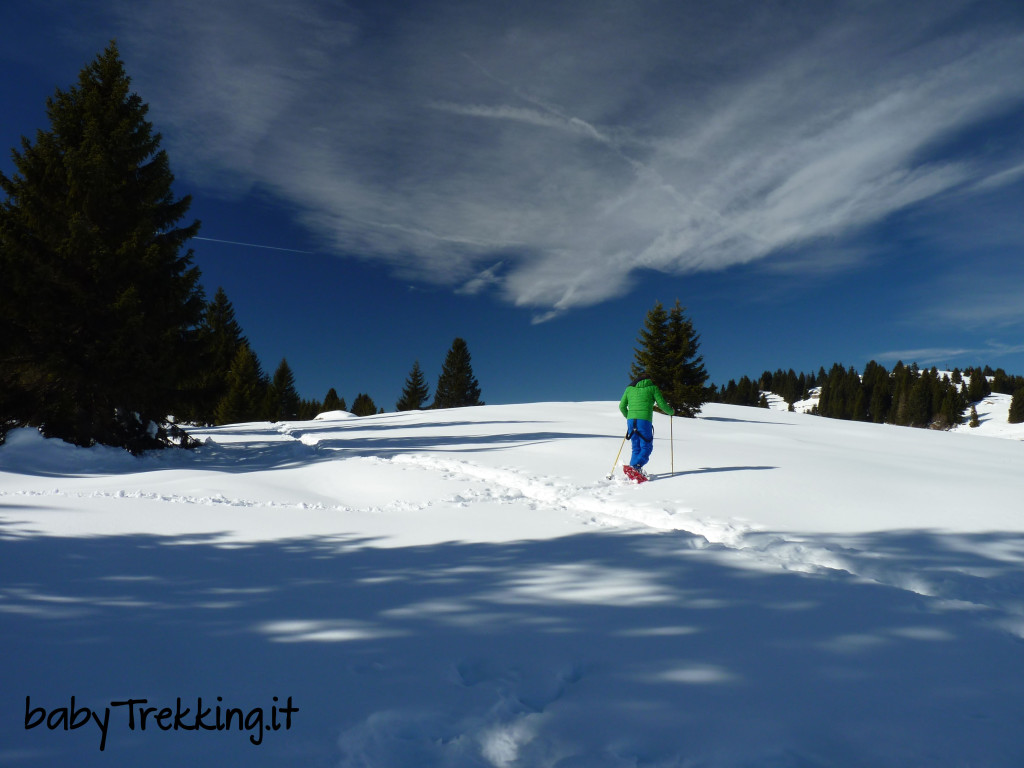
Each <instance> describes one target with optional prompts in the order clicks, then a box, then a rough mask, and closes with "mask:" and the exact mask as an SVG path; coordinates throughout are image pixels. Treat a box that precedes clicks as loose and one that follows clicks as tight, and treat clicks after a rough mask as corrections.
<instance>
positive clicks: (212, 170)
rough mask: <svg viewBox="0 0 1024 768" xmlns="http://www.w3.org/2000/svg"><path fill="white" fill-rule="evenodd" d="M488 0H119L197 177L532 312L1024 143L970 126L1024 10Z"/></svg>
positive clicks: (145, 78)
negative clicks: (972, 141) (971, 141)
mask: <svg viewBox="0 0 1024 768" xmlns="http://www.w3.org/2000/svg"><path fill="white" fill-rule="evenodd" d="M488 5H489V4H486V3H484V4H480V3H468V2H467V3H461V2H442V1H441V0H438V1H437V2H427V3H422V4H416V6H415V8H413V7H410V6H408V5H402V6H401V7H400V8H399V7H398V6H393V5H391V4H389V3H376V4H365V5H363V4H359V3H352V4H348V5H339V4H336V3H332V2H326V0H296V2H293V3H289V4H286V5H281V4H279V3H275V2H270V1H269V0H263V1H261V2H242V1H241V0H220V1H219V2H208V1H207V0H203V1H202V2H200V0H181V2H178V3H175V4H173V7H169V5H168V4H149V3H145V4H142V3H130V4H129V3H125V5H124V6H123V9H122V13H121V25H122V27H123V29H122V31H121V33H120V37H121V40H122V48H123V49H124V50H125V52H126V57H128V58H129V59H130V62H129V63H130V65H131V69H132V71H133V72H134V73H136V85H137V86H138V87H139V88H140V89H141V90H144V96H145V97H146V98H147V99H148V100H149V101H150V102H151V103H152V105H153V118H154V120H156V121H158V123H159V127H160V128H161V130H162V131H163V132H164V134H165V138H166V141H167V143H168V144H169V145H170V148H171V150H172V160H173V162H174V163H175V165H176V167H182V166H183V167H184V170H185V172H186V173H187V174H188V176H189V178H191V179H194V180H196V181H198V182H199V183H202V184H205V185H209V186H211V187H216V188H219V189H222V190H224V189H227V190H231V189H234V190H244V189H248V188H250V187H254V186H260V187H263V188H267V189H270V190H271V191H273V193H274V194H276V195H278V196H280V197H281V198H283V199H284V200H286V201H288V202H289V203H290V204H292V205H293V206H295V207H296V209H297V210H298V211H300V215H301V216H302V218H303V220H304V221H305V223H306V224H307V225H308V226H309V227H311V228H312V229H314V230H315V231H317V232H318V233H319V234H320V235H321V236H322V238H323V241H324V243H325V248H332V249H336V250H337V251H338V252H339V253H345V254H351V253H355V254H358V255H360V256H362V257H366V258H378V259H381V260H384V261H386V262H388V263H390V264H392V265H393V266H394V267H395V268H396V269H398V270H400V271H401V272H402V273H403V274H406V275H409V276H412V277H415V278H417V279H421V280H429V281H434V282H439V283H443V284H450V285H452V286H456V287H457V286H471V287H472V288H473V289H475V290H481V289H483V288H484V287H485V286H490V287H491V288H492V289H493V290H497V291H498V293H499V295H501V296H502V297H503V298H504V299H505V300H507V301H509V302H512V303H514V304H517V305H520V306H523V307H528V308H532V309H534V310H535V311H536V312H537V317H538V318H541V319H543V318H548V317H550V316H553V315H554V314H557V313H559V312H563V311H567V310H570V309H572V308H574V307H579V306H584V305H588V304H594V303H598V302H601V301H603V300H606V299H608V298H610V297H612V296H615V295H619V294H621V293H622V292H623V291H625V290H628V288H629V286H630V285H631V282H632V280H633V277H632V276H633V275H634V274H635V271H636V270H637V269H653V270H660V271H662V272H666V273H672V274H684V273H687V272H693V271H697V270H717V269H723V268H726V267H729V266H732V265H737V264H744V263H750V262H754V261H757V260H761V259H765V258H767V257H771V256H772V255H774V254H778V253H779V252H780V251H784V250H790V251H791V250H793V249H804V252H805V253H811V252H812V251H810V250H808V246H811V245H813V244H814V243H815V242H818V241H822V240H823V239H828V240H829V241H830V243H831V244H832V247H829V248H826V249H822V251H821V256H820V258H821V259H828V258H830V257H829V256H828V254H834V253H845V254H847V257H848V255H849V254H850V253H851V252H852V251H851V250H850V249H844V248H842V247H836V245H835V243H836V241H837V240H838V239H841V238H843V237H845V236H846V235H848V234H850V233H851V232H855V231H857V230H858V229H859V228H863V227H865V226H867V225H871V224H874V223H877V222H879V221H882V220H884V219H885V218H886V217H888V216H890V215H891V214H893V213H894V212H896V211H900V210H902V209H905V208H907V207H909V206H914V205H920V204H922V203H926V202H927V201H929V200H932V199H934V198H936V197H937V196H942V195H943V194H945V193H947V192H949V191H951V190H958V191H960V192H966V193H968V195H969V194H970V192H971V190H973V189H977V190H980V191H984V190H985V189H988V188H991V187H993V186H996V185H1001V184H1009V183H1012V182H1013V181H1015V180H1016V179H1017V178H1018V177H1019V176H1020V175H1021V171H1020V168H1021V167H1022V166H1021V162H1022V157H1021V156H1020V155H1016V156H1010V155H1012V153H1010V155H1006V156H999V157H993V156H982V155H979V154H978V153H972V152H971V151H969V150H966V149H965V148H964V147H963V146H959V145H958V144H957V142H956V141H955V139H957V138H958V137H959V136H960V135H961V134H962V133H963V132H965V131H968V130H970V129H972V128H975V127H977V126H979V125H982V124H984V122H985V121H987V120H989V119H992V118H993V117H996V116H999V115H1001V114H1003V113H1004V112H1005V110H1006V109H1008V108H1009V107H1011V106H1013V105H1019V104H1020V103H1022V102H1024V80H1022V79H1021V78H1020V76H1019V73H1020V72H1021V71H1024V19H1018V20H1017V22H1019V23H1018V25H1017V26H1016V27H1014V25H1013V24H1012V23H1010V24H1007V23H1005V22H1004V23H1003V24H1002V25H1001V26H998V27H997V26H996V25H994V24H991V25H990V24H988V23H987V21H986V20H985V19H984V18H981V17H980V14H979V13H975V14H974V17H973V18H975V19H976V20H975V21H974V22H973V23H972V26H968V27H965V26H964V23H963V22H964V18H966V17H962V16H961V17H957V16H956V14H957V12H958V11H960V10H962V9H963V8H964V7H965V4H964V3H960V2H954V1H952V0H951V1H950V2H936V3H934V4H929V7H928V9H927V12H923V11H910V10H899V9H894V8H892V7H890V5H889V4H877V5H873V6H872V12H871V14H867V13H865V12H863V4H862V3H842V2H836V3H830V4H827V7H825V5H822V6H821V7H819V6H817V4H816V5H815V6H814V7H813V8H812V7H810V6H807V7H803V8H801V10H800V16H799V17H797V16H792V15H789V16H787V15H784V14H785V12H784V11H780V10H777V12H776V14H775V15H772V14H769V13H767V12H765V11H758V12H751V11H750V10H749V4H744V3H738V2H737V3H729V2H725V3H721V4H716V7H715V9H713V10H711V9H709V8H708V7H707V4H696V3H692V4H691V3H685V2H681V3H672V4H662V3H653V2H652V3H644V2H641V3H635V2H630V3H626V2H612V1H610V0H609V1H607V2H596V3H586V4H583V3H578V4H573V3H566V4H556V5H555V6H553V5H552V4H547V3H540V2H536V3H534V2H524V3H517V4H516V5H515V7H514V8H512V7H507V8H506V7H504V6H503V11H502V13H501V14H496V13H494V12H493V8H489V7H485V6H488ZM972 8H975V11H977V7H976V6H972ZM954 19H956V20H957V23H956V24H954V23H952V22H953V20H954ZM953 29H956V30H959V31H955V32H953V31H950V30H953ZM1016 149H1017V151H1024V148H1022V147H1017V148H1016ZM179 175H180V172H179ZM498 260H500V261H502V262H503V266H502V268H501V270H500V271H498V270H493V271H488V270H487V269H486V265H490V264H494V263H495V261H498ZM802 261H803V262H804V263H806V264H807V267H808V268H809V269H816V270H817V271H822V270H823V269H825V267H824V266H823V265H821V264H819V265H814V264H813V263H812V262H811V260H809V259H808V258H807V257H803V258H802ZM800 262H801V260H800V259H797V260H790V261H788V262H787V265H788V266H789V268H794V267H795V265H798V264H799V263H800ZM475 276H476V277H477V278H478V279H477V280H476V282H473V280H474V277H475Z"/></svg>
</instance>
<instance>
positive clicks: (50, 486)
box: [0, 395, 1024, 768]
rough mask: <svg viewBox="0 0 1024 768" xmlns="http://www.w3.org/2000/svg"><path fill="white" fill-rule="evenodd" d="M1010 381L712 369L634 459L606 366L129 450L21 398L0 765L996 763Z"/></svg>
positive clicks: (1007, 690) (1017, 649) (13, 446)
mask: <svg viewBox="0 0 1024 768" xmlns="http://www.w3.org/2000/svg"><path fill="white" fill-rule="evenodd" d="M1008 402H1009V400H1008V398H1004V397H1002V396H998V395H993V396H991V397H990V398H986V400H985V401H983V402H982V403H980V404H978V414H979V417H980V419H981V421H982V424H981V426H980V427H978V428H975V429H971V428H968V427H967V426H966V425H964V426H961V427H958V428H957V429H956V430H953V431H950V432H935V431H929V430H915V429H908V428H901V427H893V426H886V425H875V424H863V423H852V422H842V421H834V420H828V419H823V418H819V417H815V416H809V415H805V414H803V413H800V412H794V413H789V412H787V411H786V410H785V404H784V403H782V407H778V404H777V403H776V404H775V406H774V407H772V408H769V409H758V408H741V407H735V406H724V405H714V404H709V405H707V406H705V408H704V411H703V412H702V414H701V417H700V418H698V419H695V420H688V419H673V420H671V421H670V420H669V419H667V418H664V417H661V416H658V417H656V422H655V430H656V447H655V452H654V457H653V460H652V463H651V465H650V466H649V467H648V469H649V471H650V472H651V474H652V476H653V477H654V481H653V482H650V483H646V484H644V485H640V486H636V485H631V484H628V483H626V482H625V481H624V479H623V478H622V475H621V471H620V470H617V471H616V472H615V474H614V476H613V479H612V480H607V479H606V475H607V474H608V472H609V470H611V469H612V464H613V459H614V458H615V454H616V451H617V450H618V449H619V446H620V444H621V442H622V434H623V429H624V423H623V420H622V418H621V415H620V414H619V412H618V409H617V407H616V403H614V402H589V403H534V404H526V405H502V406H483V407H478V408H467V409H458V410H447V411H414V412H407V413H390V414H381V415H377V416H369V417H363V418H356V417H352V416H351V415H350V414H344V413H342V412H338V413H335V414H327V415H324V416H323V417H321V418H318V419H317V420H314V421H309V422H294V423H284V424H266V423H251V424H239V425H231V426H226V427H219V428H214V429H206V430H201V431H199V432H198V433H197V435H196V436H197V437H198V438H199V439H200V440H201V441H202V445H201V446H200V447H199V448H198V449H196V450H195V451H192V452H185V451H167V452H163V453H158V454H150V455H146V456H143V457H138V458H137V457H132V456H130V455H128V454H125V453H124V452H120V451H115V450H112V449H109V448H102V447H95V448H90V449H81V448H74V447H71V446H68V445H65V444H63V443H59V442H56V441H53V440H45V439H43V438H42V437H40V436H39V435H38V433H36V432H34V431H32V430H17V431H14V432H12V433H11V434H10V435H9V436H8V439H7V443H6V445H4V446H3V447H0V575H2V578H0V658H2V659H3V661H2V662H0V663H2V667H0V669H2V676H0V682H2V685H0V765H12V766H53V765H69V764H74V765H83V766H92V765H97V766H99V765H102V766H114V765H147V766H178V765H209V766H220V765H247V766H263V765H266V766H278V765H302V766H343V767H345V768H356V767H359V768H362V767H363V766H374V767H377V766H381V767H384V768H387V767H389V766H417V768H419V767H421V766H422V767H428V766H445V767H446V768H459V767H461V766H473V767H474V768H476V767H478V766H480V767H488V766H495V767H499V768H516V767H519V766H531V767H533V766H551V767H552V768H554V767H555V766H557V767H558V768H576V767H582V766H587V767H588V768H589V767H590V766H594V767H596V768H624V767H626V766H629V767H630V768H633V767H635V766H658V767H662V766H678V767H680V768H682V767H683V766H685V767H686V768H691V767H693V768H696V767H698V766H699V767H701V768H755V767H756V768H760V767H762V766H764V767H767V766H772V767H781V768H818V767H823V766H871V768H884V767H886V766H893V767H896V766H899V767H900V768H905V767H906V766H929V767H932V766H938V767H942V766H950V767H952V766H986V768H1000V767H1002V766H1006V767H1007V768H1009V767H1011V766H1013V767H1017V766H1020V765H1022V764H1024V736H1022V735H1021V732H1022V725H1024V694H1021V692H1020V684H1019V682H1020V680H1021V679H1024V570H1022V564H1024V505H1022V503H1021V500H1022V499H1024V472H1022V471H1021V470H1022V467H1024V442H1022V441H1024V430H1022V428H1021V425H1008V424H1006V423H1005V412H1006V409H1007V408H1008ZM670 437H671V438H672V439H671V440H670ZM628 452H629V448H628V445H627V446H626V448H625V450H624V452H623V458H625V457H626V456H628ZM26 697H28V703H26ZM72 697H73V700H72ZM218 697H219V698H218ZM274 697H277V698H276V699H275V698H274ZM141 699H145V700H146V702H147V703H145V704H143V703H141V702H139V701H136V702H135V703H134V704H132V705H129V704H127V703H124V702H127V701H129V700H141ZM200 699H201V702H200ZM118 702H121V703H120V704H119V703H118ZM289 705H290V707H292V708H297V710H295V711H287V709H288V708H289ZM146 708H153V710H152V711H150V712H148V714H146V715H144V714H143V710H145V709H146ZM163 708H167V710H168V713H167V714H166V715H163V716H162V718H161V711H160V710H161V709H163ZM86 709H88V713H87V712H86ZM185 709H187V710H188V713H183V712H182V710H185ZM203 709H206V710H208V714H207V715H205V716H204V717H203V718H201V721H202V724H203V725H206V726H208V727H209V729H208V730H207V729H204V728H202V727H200V728H196V727H195V725H196V721H197V716H198V714H199V712H201V711H202V710H203ZM63 710H67V712H66V713H64V711H63ZM229 710H238V711H237V712H236V713H235V714H234V715H233V720H232V721H231V724H230V727H228V728H225V727H224V725H225V723H226V722H227V717H228V715H227V713H228V711H229ZM130 715H133V716H134V719H132V718H130V717H129V716H130ZM92 716H94V717H92ZM144 716H145V717H146V718H147V720H146V721H145V728H143V717H144ZM176 716H177V719H176ZM104 717H106V720H105V721H104ZM286 718H287V719H286ZM36 721H39V722H40V724H39V725H36V726H35V727H32V728H27V727H26V724H27V723H34V722H36ZM104 722H106V728H105V737H104V736H103V733H104V728H103V727H101V725H102V724H103V723H104ZM132 723H134V728H133V727H132ZM218 725H220V726H221V728H220V730H218V729H217V726H218ZM65 726H67V728H66V729H65ZM275 726H276V727H275ZM101 738H104V739H105V741H104V749H103V751H100V748H99V747H100V742H101Z"/></svg>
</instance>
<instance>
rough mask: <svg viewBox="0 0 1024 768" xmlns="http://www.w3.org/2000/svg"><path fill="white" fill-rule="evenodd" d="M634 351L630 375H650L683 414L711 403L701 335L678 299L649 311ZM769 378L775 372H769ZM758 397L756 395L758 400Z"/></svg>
mask: <svg viewBox="0 0 1024 768" xmlns="http://www.w3.org/2000/svg"><path fill="white" fill-rule="evenodd" d="M637 342H638V343H639V345H640V346H639V347H635V348H634V350H633V353H634V354H633V364H632V367H631V369H630V378H631V379H634V380H635V379H637V378H638V377H639V376H641V375H646V376H647V377H648V378H650V379H651V381H653V382H654V383H655V385H657V387H658V388H659V389H660V390H661V392H662V394H663V395H664V396H665V400H666V401H668V404H669V405H671V406H672V407H673V408H674V409H675V411H676V413H678V414H679V415H680V416H685V417H690V418H692V417H694V416H696V415H697V413H698V412H700V408H701V406H702V405H703V404H704V403H705V402H707V400H708V397H709V393H708V391H707V389H706V388H705V384H706V382H707V379H708V375H707V371H706V370H705V369H704V358H703V357H702V356H701V355H699V354H698V350H699V349H700V336H699V334H697V332H696V331H695V330H694V327H693V323H692V322H691V321H690V319H689V318H688V317H687V316H686V314H685V309H684V308H683V307H682V306H680V304H679V301H676V303H675V305H674V306H673V307H672V310H671V311H669V312H666V311H665V307H664V306H662V304H661V302H660V301H657V302H655V303H654V306H653V307H652V308H651V309H650V311H648V313H647V316H646V317H645V318H644V326H643V328H641V329H640V333H639V335H638V337H637ZM767 376H768V378H769V380H770V379H771V374H770V373H769V374H767ZM756 403H757V399H756V396H755V399H754V402H753V403H752V404H756Z"/></svg>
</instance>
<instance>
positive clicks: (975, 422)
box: [967, 405, 981, 427]
mask: <svg viewBox="0 0 1024 768" xmlns="http://www.w3.org/2000/svg"><path fill="white" fill-rule="evenodd" d="M967 425H968V426H969V427H980V426H981V419H979V418H978V409H977V408H975V407H974V406H973V405H972V406H971V420H970V421H968V422H967Z"/></svg>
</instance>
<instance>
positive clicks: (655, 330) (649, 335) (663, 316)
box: [629, 301, 674, 407]
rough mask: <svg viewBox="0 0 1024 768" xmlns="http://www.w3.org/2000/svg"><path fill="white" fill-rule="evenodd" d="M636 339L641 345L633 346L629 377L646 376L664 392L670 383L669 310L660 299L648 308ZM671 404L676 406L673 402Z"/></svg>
mask: <svg viewBox="0 0 1024 768" xmlns="http://www.w3.org/2000/svg"><path fill="white" fill-rule="evenodd" d="M636 340H637V343H638V344H639V345H640V346H639V347H634V348H633V364H632V366H631V367H630V369H629V378H630V379H631V380H633V381H636V380H637V379H638V378H640V377H641V376H646V377H647V378H649V379H650V380H651V381H653V382H654V384H655V385H656V386H657V387H658V388H659V389H661V390H662V394H664V393H665V390H664V388H665V387H667V386H668V384H669V347H668V312H666V311H665V307H663V306H662V304H661V302H660V301H656V302H654V306H653V307H651V309H650V310H648V312H647V316H646V317H644V326H643V328H641V329H640V333H639V335H638V336H637V339H636ZM669 405H672V406H673V407H674V404H673V403H669Z"/></svg>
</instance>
